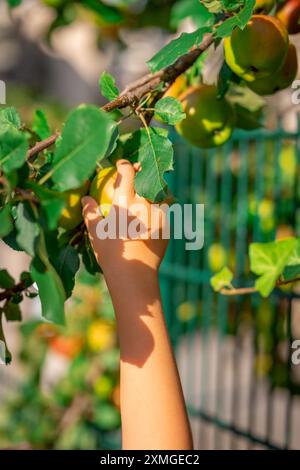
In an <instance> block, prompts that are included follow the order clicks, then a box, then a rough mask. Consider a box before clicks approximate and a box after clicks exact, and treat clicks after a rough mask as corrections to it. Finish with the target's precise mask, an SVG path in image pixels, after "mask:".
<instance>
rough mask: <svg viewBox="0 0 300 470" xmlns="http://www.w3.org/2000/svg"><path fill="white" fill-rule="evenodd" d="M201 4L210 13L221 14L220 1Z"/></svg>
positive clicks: (221, 6)
mask: <svg viewBox="0 0 300 470" xmlns="http://www.w3.org/2000/svg"><path fill="white" fill-rule="evenodd" d="M201 3H202V4H203V6H205V8H206V9H207V10H208V11H209V12H211V13H221V12H222V11H223V4H222V1H221V0H201Z"/></svg>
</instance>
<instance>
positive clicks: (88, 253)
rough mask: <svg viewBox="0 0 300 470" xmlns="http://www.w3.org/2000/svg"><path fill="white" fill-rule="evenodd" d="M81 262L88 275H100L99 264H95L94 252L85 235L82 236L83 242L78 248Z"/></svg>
mask: <svg viewBox="0 0 300 470" xmlns="http://www.w3.org/2000/svg"><path fill="white" fill-rule="evenodd" d="M80 252H81V257H82V262H83V264H84V267H85V269H86V270H87V272H88V273H89V274H92V275H94V274H96V273H100V272H101V269H100V266H99V264H98V263H97V260H96V257H95V253H94V250H93V248H92V246H91V242H90V239H89V237H88V236H87V234H85V236H84V242H83V244H82V246H81V247H80Z"/></svg>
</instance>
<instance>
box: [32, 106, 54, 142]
mask: <svg viewBox="0 0 300 470" xmlns="http://www.w3.org/2000/svg"><path fill="white" fill-rule="evenodd" d="M32 130H33V132H35V133H36V134H37V135H38V136H39V138H40V139H41V140H44V139H47V138H48V137H50V135H51V131H50V128H49V125H48V121H47V117H46V115H45V113H44V111H42V110H41V109H37V110H36V112H35V114H34V118H33V124H32Z"/></svg>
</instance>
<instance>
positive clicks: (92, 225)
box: [81, 196, 103, 233]
mask: <svg viewBox="0 0 300 470" xmlns="http://www.w3.org/2000/svg"><path fill="white" fill-rule="evenodd" d="M81 204H82V215H83V218H84V222H85V225H86V227H87V229H88V231H89V233H94V231H95V229H96V226H97V223H98V222H99V221H100V220H101V219H103V216H102V215H101V213H100V209H99V206H98V204H97V202H96V201H95V199H93V198H92V197H90V196H85V197H83V198H82V199H81Z"/></svg>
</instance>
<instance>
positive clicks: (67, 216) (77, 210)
mask: <svg viewBox="0 0 300 470" xmlns="http://www.w3.org/2000/svg"><path fill="white" fill-rule="evenodd" d="M88 188H89V181H87V182H86V183H84V185H83V186H82V187H81V188H78V189H71V190H70V191H65V192H64V193H63V194H64V198H65V201H66V205H65V207H64V209H63V211H62V213H61V216H60V219H59V226H60V227H62V228H64V229H65V230H72V229H73V228H75V227H77V225H79V224H80V223H81V222H82V207H81V199H82V198H83V196H85V195H86V194H87V192H88Z"/></svg>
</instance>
